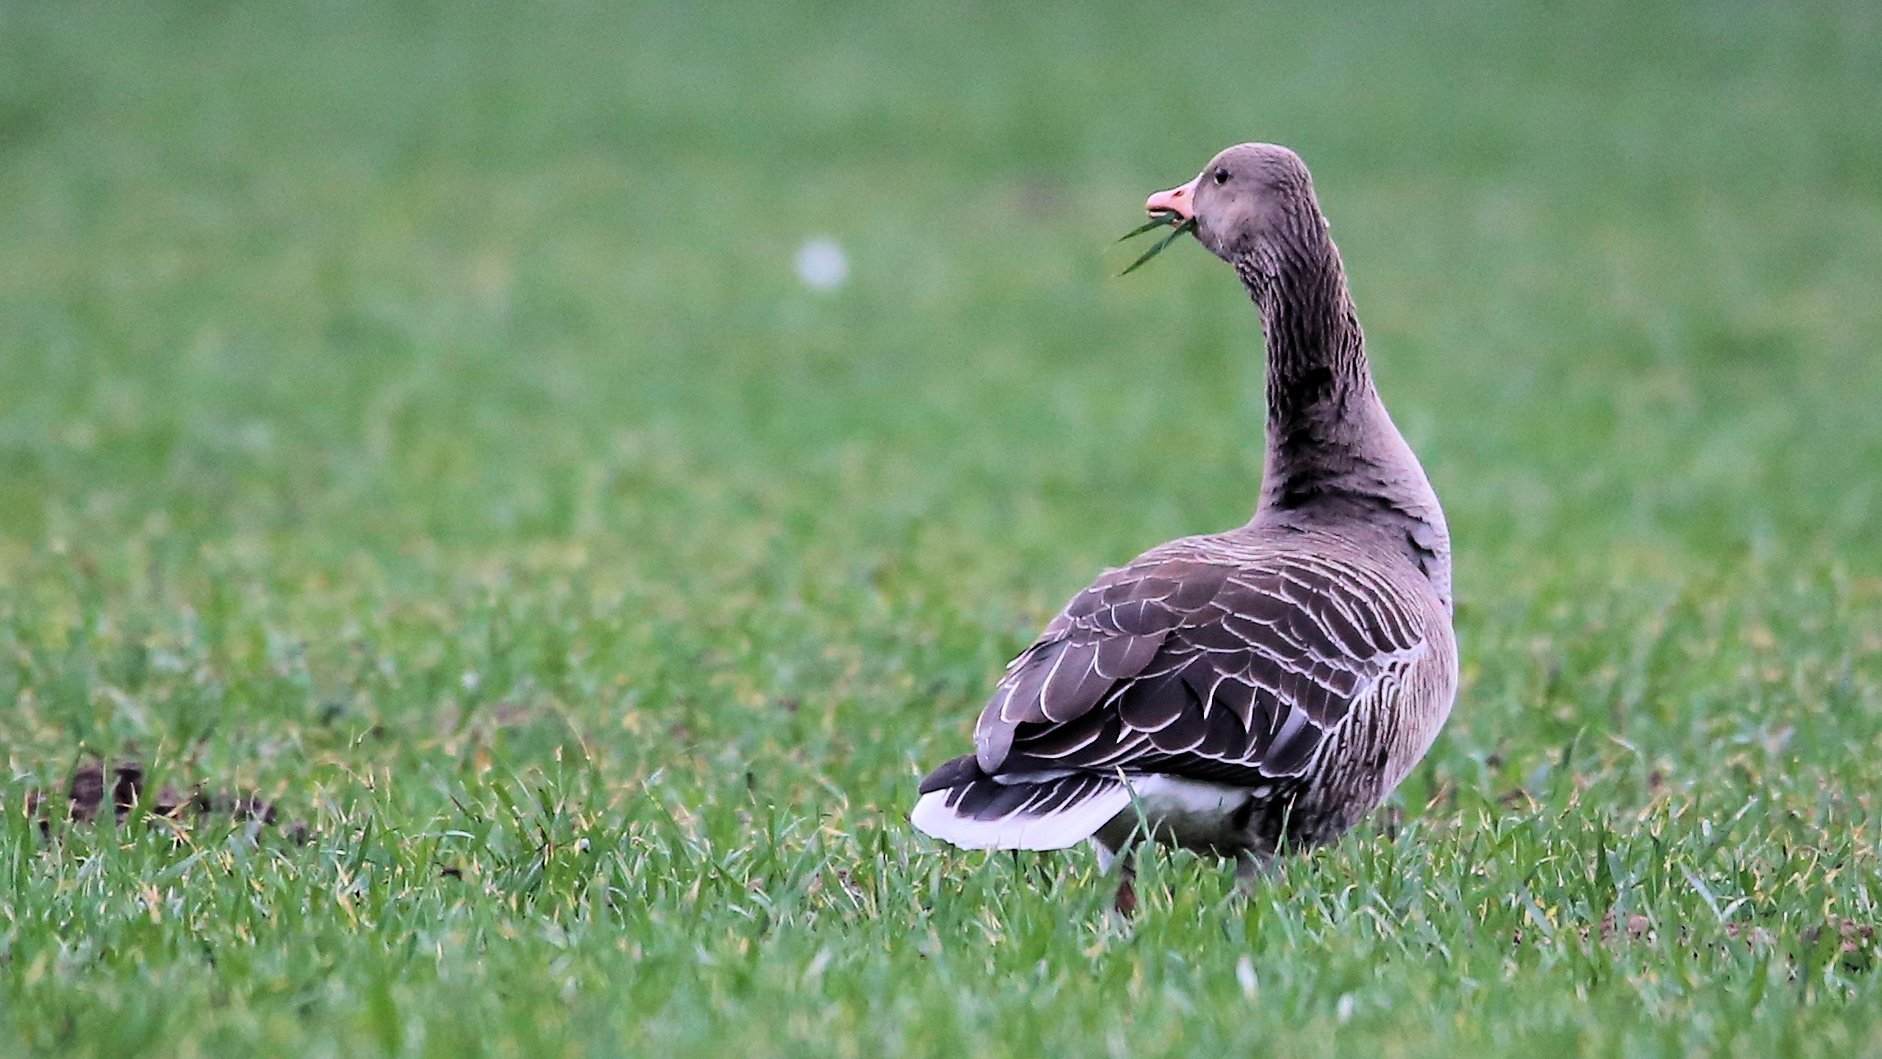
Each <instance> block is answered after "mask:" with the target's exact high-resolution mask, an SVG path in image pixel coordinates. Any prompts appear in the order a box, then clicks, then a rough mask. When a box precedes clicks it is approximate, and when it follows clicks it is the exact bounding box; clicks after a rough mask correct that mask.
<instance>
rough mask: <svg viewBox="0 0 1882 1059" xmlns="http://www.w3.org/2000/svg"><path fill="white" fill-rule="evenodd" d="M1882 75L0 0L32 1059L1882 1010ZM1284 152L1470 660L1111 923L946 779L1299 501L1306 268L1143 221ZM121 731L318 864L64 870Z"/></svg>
mask: <svg viewBox="0 0 1882 1059" xmlns="http://www.w3.org/2000/svg"><path fill="white" fill-rule="evenodd" d="M1159 11H1160V13H1159ZM1879 100H1882V7H1879V6H1878V5H1876V4H1874V3H1872V2H1868V0H1846V2H1836V0H1832V2H1822V3H1811V2H1806V3H1798V4H1789V5H1757V4H1749V3H1736V2H1727V0H1720V2H1716V3H1694V4H1671V3H1622V2H1619V0H1613V2H1607V0H1602V2H1597V3H1595V4H1593V5H1578V6H1577V7H1575V8H1573V9H1569V8H1560V7H1557V6H1554V5H1548V6H1545V5H1512V6H1509V7H1506V8H1496V9H1493V8H1491V7H1489V6H1488V5H1476V4H1467V3H1454V4H1450V5H1448V6H1446V5H1439V6H1431V5H1388V4H1380V5H1376V6H1364V7H1349V6H1346V5H1340V7H1339V9H1338V11H1337V13H1335V8H1334V6H1333V5H1324V6H1323V5H1316V4H1304V3H1303V4H1298V5H1281V6H1266V5H1264V7H1263V8H1262V10H1261V11H1260V12H1259V13H1256V14H1251V13H1248V11H1247V10H1246V9H1245V8H1244V6H1243V5H1213V4H1190V5H1179V6H1176V7H1165V8H1162V9H1145V8H1141V7H1138V6H1128V5H1123V4H1096V5H1078V6H1072V5H1053V4H1037V5H1008V4H994V3H987V4H970V5H966V6H964V7H960V8H950V9H947V10H945V11H941V10H936V9H934V8H933V7H931V6H930V5H915V4H908V5H896V4H885V5H866V6H862V7H859V9H858V10H856V11H854V12H850V13H843V12H841V11H839V10H836V9H834V8H833V7H826V6H824V5H810V4H804V5H793V4H777V5H765V6H763V7H762V8H760V7H735V6H734V5H710V4H671V5H667V6H657V5H652V4H626V5H619V4H601V3H594V4H591V5H580V4H566V3H555V4H537V5H505V4H498V3H483V2H474V3H466V4H440V3H418V2H414V3H410V4H401V5H391V4H368V3H363V2H349V0H336V2H330V3H329V2H323V3H303V2H299V0H285V2H282V3H272V4H237V3H224V2H215V0H202V2H194V3H190V2H182V0H159V2H151V3H135V4H131V3H91V2H73V3H41V2H36V0H0V754H4V759H5V761H4V763H5V767H6V770H7V773H6V775H5V776H3V777H0V802H4V805H5V810H4V812H3V813H0V879H3V880H4V881H3V882H0V1052H4V1053H9V1054H11V1053H15V1052H21V1053H42V1054H72V1055H85V1054H93V1055H110V1056H129V1055H138V1054H152V1055H203V1056H208V1055H230V1054H242V1053H271V1054H285V1055H295V1056H300V1057H306V1059H313V1057H320V1056H352V1055H362V1054H375V1053H378V1052H385V1053H400V1054H405V1053H410V1054H425V1055H439V1056H454V1057H455V1056H464V1055H477V1054H492V1055H514V1056H543V1055H566V1054H609V1053H637V1054H648V1055H688V1054H726V1055H739V1056H764V1055H786V1054H799V1055H831V1056H861V1057H876V1056H894V1055H932V1056H970V1055H971V1056H1003V1055H1011V1056H1036V1055H1042V1054H1064V1055H1109V1056H1124V1055H1132V1056H1161V1055H1171V1056H1178V1055H1182V1056H1190V1055H1223V1056H1228V1055H1299V1056H1316V1055H1336V1054H1339V1055H1366V1054H1383V1055H1404V1056H1445V1057H1451V1059H1455V1057H1458V1056H1474V1055H1479V1054H1486V1055H1494V1054H1505V1055H1521V1056H1525V1057H1529V1059H1535V1057H1540V1056H1551V1055H1560V1054H1570V1053H1585V1054H1595V1055H1661V1054H1679V1055H1705V1054H1719V1055H1741V1056H1766V1055H1777V1054H1785V1055H1792V1054H1794V1055H1819V1056H1847V1055H1857V1054H1868V1055H1882V968H1878V969H1877V970H1873V971H1872V970H1869V969H1868V964H1869V963H1870V962H1872V961H1873V960H1874V959H1875V956H1876V953H1875V949H1874V946H1873V944H1871V945H1870V946H1869V947H1868V948H1866V949H1863V950H1862V951H1857V952H1853V953H1848V954H1842V953H1839V952H1838V941H1837V937H1836V936H1835V933H1834V931H1831V932H1825V931H1823V930H1822V929H1821V928H1823V927H1824V925H1825V924H1831V925H1833V926H1834V925H1835V924H1838V923H1841V922H1843V921H1851V922H1852V923H1853V924H1855V925H1857V926H1861V925H1873V924H1876V923H1878V922H1882V908H1878V902H1882V863H1879V862H1878V854H1877V843H1878V835H1879V834H1882V805H1879V804H1878V798H1882V372H1878V370H1877V363H1878V361H1877V358H1878V355H1879V353H1882V345H1879V344H1878V335H1882V297H1878V292H1882V121H1878V105H1879V104H1878V101H1879ZM1244 139H1270V140H1276V141H1280V142H1284V143H1288V144H1290V145H1291V146H1294V147H1295V148H1297V149H1298V150H1300V151H1301V153H1302V154H1303V155H1304V156H1305V157H1306V158H1307V160H1308V161H1309V163H1310V164H1312V165H1313V166H1314V169H1315V173H1316V176H1317V180H1318V184H1319V189H1320V193H1321V197H1322V200H1323V203H1324V204H1325V207H1326V209H1327V211H1328V213H1329V215H1330V216H1331V218H1332V220H1333V224H1334V233H1335V236H1336V237H1337V238H1338V239H1339V241H1340V243H1341V246H1342V248H1343V250H1344V252H1345V254H1346V259H1347V262H1348V265H1349V267H1350V268H1351V269H1352V271H1353V274H1354V286H1355V291H1356V295H1357V297H1358V300H1359V305H1360V311H1361V316H1362V318H1363V320H1364V321H1365V323H1366V325H1367V328H1368V334H1369V337H1370V341H1371V345H1372V351H1373V355H1374V359H1375V361H1376V365H1377V370H1378V373H1379V377H1380V384H1381V387H1382V388H1383V389H1384V391H1385V392H1386V396H1387V398H1388V400H1389V401H1390V402H1391V404H1392V407H1393V409H1394V411H1395V414H1396V416H1397V418H1398V420H1399V422H1400V423H1401V425H1402V426H1403V427H1404V428H1405V430H1406V432H1407V434H1408V435H1409V436H1410V438H1411V440H1412V442H1413V444H1414V445H1415V446H1416V447H1417V448H1418V450H1419V452H1420V453H1421V455H1422V457H1423V458H1424V461H1425V465H1426V467H1427V468H1428V469H1429V471H1430V473H1431V476H1432V478H1433V479H1434V481H1435V483H1436V485H1437V487H1438V490H1439V492H1440V494H1441V495H1442V497H1443V499H1444V501H1445V503H1446V507H1447V510H1448V512H1449V515H1450V521H1451V526H1452V530H1453V533H1454V536H1455V540H1456V548H1457V556H1458V574H1457V591H1458V598H1459V606H1458V612H1457V619H1458V627H1459V634H1460V639H1461V643H1462V650H1463V674H1464V676H1463V688H1462V692H1461V695H1460V698H1459V704H1458V708H1457V712H1456V713H1455V715H1454V717H1453V719H1452V722H1451V724H1450V726H1449V727H1448V728H1447V730H1446V732H1445V734H1444V735H1443V736H1442V737H1441V738H1440V740H1439V742H1438V744H1437V746H1436V747H1435V748H1434V749H1433V751H1432V753H1431V755H1430V756H1429V758H1428V759H1427V760H1426V762H1425V763H1424V764H1423V765H1422V766H1421V767H1420V769H1419V770H1418V771H1417V772H1416V773H1415V774H1414V775H1413V777H1412V779H1411V780H1409V781H1408V782H1407V784H1406V787H1405V788H1404V790H1403V791H1402V793H1401V795H1400V796H1399V797H1398V798H1397V799H1395V806H1396V809H1395V813H1396V815H1397V817H1399V818H1400V819H1402V823H1400V824H1399V825H1398V826H1396V827H1387V826H1384V823H1385V820H1384V818H1381V819H1380V820H1378V821H1375V824H1374V825H1372V826H1369V827H1367V828H1365V829H1362V831H1361V832H1360V833H1358V834H1355V835H1353V836H1351V837H1350V838H1349V839H1348V840H1347V841H1345V842H1343V843H1341V844H1340V845H1338V846H1337V847H1334V848H1330V849H1326V850H1322V851H1319V852H1317V853H1315V854H1313V855H1311V856H1307V857H1304V858H1300V859H1297V860H1294V861H1292V862H1291V863H1289V864H1288V865H1287V866H1286V868H1285V870H1283V871H1282V872H1280V873H1279V874H1278V875H1277V877H1275V878H1274V879H1273V880H1272V882H1270V883H1267V884H1264V885H1263V886H1262V887H1260V888H1259V889H1258V890H1257V891H1256V892H1255V893H1254V894H1253V895H1252V896H1250V897H1248V898H1247V899H1243V898H1241V897H1238V896H1237V895H1235V894H1234V893H1233V892H1232V891H1233V887H1232V880H1231V878H1230V877H1229V873H1228V872H1227V871H1226V870H1224V869H1223V868H1222V867H1221V866H1220V865H1217V864H1215V863H1211V862H1207V861H1204V860H1199V859H1197V858H1194V857H1190V856H1186V855H1164V856H1161V857H1157V858H1152V859H1151V861H1150V862H1149V863H1148V864H1147V865H1146V872H1147V876H1146V884H1145V885H1144V886H1143V893H1144V908H1143V912H1142V914H1141V915H1140V917H1139V918H1138V919H1137V921H1136V922H1135V923H1134V924H1133V925H1131V926H1129V927H1120V926H1119V925H1118V924H1115V923H1113V922H1110V921H1108V920H1107V919H1106V917H1105V916H1104V915H1103V909H1104V908H1105V906H1106V901H1107V898H1108V890H1107V887H1106V885H1105V881H1104V880H1103V879H1101V878H1099V877H1097V875H1096V869H1095V867H1094V865H1093V863H1092V860H1091V858H1090V857H1089V856H1088V855H1087V854H1086V853H1084V852H1082V851H1074V852H1072V853H1068V854H1061V855H1025V856H1021V857H1017V858H1014V857H1008V856H985V855H974V854H966V853H962V852H959V851H955V850H951V849H944V848H940V847H938V846H937V845H936V844H935V843H933V842H931V841H928V840H927V839H925V838H923V837H921V836H919V835H917V834H914V833H912V832H911V831H910V829H909V827H908V826H907V824H906V813H907V810H908V808H909V806H910V805H911V803H912V800H913V782H914V778H915V777H916V775H917V772H918V770H919V769H920V768H921V767H922V766H924V765H930V764H933V763H935V762H938V761H939V760H941V759H942V758H944V757H946V756H951V755H953V754H956V753H959V752H961V750H962V749H963V748H964V747H965V746H966V745H967V737H968V730H969V726H970V725H971V722H972V718H973V716H974V714H975V713H976V711H977V710H978V708H979V705H980V702H981V699H982V697H983V696H984V694H985V692H986V691H987V689H988V688H989V686H990V684H991V681H992V679H993V677H994V676H995V674H996V673H997V672H998V671H999V668H1000V666H1001V665H1002V664H1003V663H1004V662H1005V660H1006V659H1007V657H1008V656H1010V655H1011V654H1012V653H1013V652H1015V651H1016V650H1018V649H1019V648H1020V647H1022V646H1024V644H1025V643H1026V642H1028V640H1029V639H1030V637H1031V636H1032V634H1033V633H1034V632H1035V631H1036V630H1037V628H1038V627H1039V626H1040V625H1041V624H1042V623H1043V621H1044V620H1045V619H1046V618H1047V617H1048V616H1049V614H1050V613H1051V612H1052V611H1053V610H1054V609H1056V608H1057V606H1058V605H1059V604H1060V603H1062V602H1063V601H1064V599H1065V598H1066V597H1067V596H1068V595H1069V594H1070V593H1071V592H1072V591H1074V590H1075V589H1077V588H1079V587H1080V586H1082V585H1083V584H1084V583H1085V582H1086V580H1087V579H1088V578H1089V577H1090V576H1091V575H1092V574H1094V573H1095V572H1096V571H1097V570H1098V569H1099V568H1100V567H1102V566H1104V565H1107V564H1115V563H1118V562H1120V561H1122V560H1124V559H1126V558H1128V557H1130V556H1131V555H1133V554H1134V553H1135V552H1137V551H1138V550H1140V549H1142V548H1145V547H1148V546H1150V545H1152V544H1155V543H1157V542H1160V541H1162V540H1165V539H1167V538H1170V537H1174V536H1178V535H1181V534H1185V533H1192V532H1201V531H1206V530H1213V529H1220V528H1225V527H1227V526H1230V525H1233V524H1237V523H1239V522H1241V521H1242V520H1243V519H1245V518H1246V517H1247V514H1248V512H1249V510H1250V509H1251V506H1252V504H1253V499H1254V493H1255V484H1256V477H1257V474H1258V469H1259V465H1260V427H1259V420H1260V415H1261V406H1260V403H1259V402H1260V372H1261V363H1260V351H1259V332H1258V326H1257V321H1256V319H1255V316H1254V314H1253V311H1252V309H1251V308H1250V307H1249V305H1248V304H1247V302H1246V300H1245V298H1244V296H1243V295H1242V293H1241V291H1240V290H1239V288H1238V287H1237V285H1236V284H1235V282H1234V280H1233V278H1232V276H1231V275H1230V274H1229V272H1228V270H1227V269H1226V268H1224V267H1222V266H1221V265H1220V264H1219V263H1218V262H1215V261H1214V260H1213V259H1210V258H1208V256H1207V255H1206V254H1204V253H1203V252H1202V251H1200V250H1199V249H1197V248H1195V247H1193V246H1183V247H1179V248H1177V249H1176V250H1173V251H1172V252H1170V253H1168V254H1166V255H1165V256H1164V257H1163V258H1161V259H1159V260H1158V261H1157V262H1156V263H1155V264H1154V265H1153V266H1152V267H1150V268H1147V269H1145V270H1144V271H1143V272H1141V273H1139V274H1134V275H1132V276H1131V277H1129V278H1128V279H1118V278H1116V277H1115V273H1116V272H1117V270H1118V269H1119V268H1120V267H1122V265H1123V264H1124V263H1126V262H1127V261H1128V260H1129V257H1130V252H1129V251H1128V250H1126V249H1124V248H1117V247H1112V246H1110V245H1109V240H1110V239H1112V238H1113V237H1114V236H1116V235H1117V234H1119V233H1121V232H1123V231H1124V230H1125V229H1126V228H1128V227H1130V226H1131V225H1133V224H1135V223H1136V222H1137V220H1138V219H1139V217H1140V209H1141V203H1142V200H1143V196H1144V195H1145V194H1146V193H1147V192H1149V191H1151V190H1155V189H1157V188H1160V187H1165V186H1168V185H1170V184H1173V183H1176V182H1178V181H1179V180H1182V179H1186V178H1187V177H1188V176H1189V175H1191V174H1192V173H1193V172H1194V171H1195V169H1196V168H1197V166H1199V165H1200V164H1201V163H1202V162H1203V161H1204V160H1205V159H1207V157H1208V156H1209V155H1210V154H1211V153H1212V152H1213V151H1214V150H1215V149H1217V148H1219V147H1221V146H1224V145H1226V144H1228V143H1232V142H1235V141H1238V140H1244ZM817 236H827V237H830V238H833V239H836V240H838V241H839V242H840V243H841V244H842V245H843V247H844V248H845V249H846V251H847V253H848V255H849V258H850V263H851V265H852V268H853V273H852V276H851V279H850V282H849V283H848V284H847V285H846V286H844V287H843V288H841V289H839V290H835V291H830V292H823V293H819V292H814V291H811V290H808V289H806V288H805V287H804V286H803V285H802V284H800V282H799V280H798V278H797V276H796V275H795V273H794V272H793V269H792V258H793V255H794V254H795V253H796V251H797V249H798V247H799V246H800V245H802V244H803V243H804V242H805V241H806V240H808V239H810V238H813V237H817ZM124 754H135V755H138V756H141V757H142V759H143V760H145V761H146V762H148V763H149V764H150V765H151V767H152V768H153V769H154V770H155V772H156V773H157V774H159V775H160V776H161V777H162V778H163V779H165V780H167V781H169V782H171V783H174V784H177V785H179V786H181V785H186V784H189V783H194V782H197V781H199V780H201V781H208V782H210V783H212V784H214V785H219V786H226V787H240V788H248V789H253V790H256V791H258V792H260V793H261V794H262V795H263V796H265V797H267V798H269V799H271V800H273V801H274V802H276V804H277V805H278V807H279V809H280V812H281V813H282V814H283V819H284V821H286V820H293V821H301V822H304V823H305V824H306V826H307V827H308V828H309V829H310V831H311V838H310V840H309V841H307V842H306V843H305V844H296V843H295V842H293V841H291V840H289V838H288V836H287V835H286V834H285V833H284V831H283V829H281V828H276V829H271V830H269V831H267V832H265V833H264V834H263V835H262V836H261V838H260V841H259V844H258V845H257V844H250V843H248V842H247V841H245V840H244V839H243V838H242V836H241V835H240V834H239V833H238V832H237V830H236V827H235V825H233V824H231V823H229V822H228V821H227V820H224V819H216V818H212V819H209V820H205V821H202V822H200V823H199V824H196V825H193V826H180V825H171V824H167V823H163V822H160V821H153V820H151V819H148V818H147V817H145V816H143V815H141V814H133V815H132V816H131V818H130V819H129V820H127V821H126V823H125V824H124V825H123V826H121V827H118V828H115V829H114V828H112V827H109V826H107V827H103V828H93V827H86V826H74V825H70V824H68V823H61V824H58V825H55V826H54V827H53V828H52V834H51V837H50V838H49V839H42V838H41V837H40V835H39V832H38V828H37V826H36V825H35V824H34V823H33V821H32V820H31V819H30V818H29V817H28V815H27V814H26V812H25V811H24V809H23V808H22V800H23V798H24V795H25V792H26V790H27V789H29V788H33V787H40V786H48V787H51V788H54V789H60V788H62V787H63V784H64V783H65V778H66V777H67V775H68V774H69V773H70V771H71V770H72V768H73V767H74V766H75V765H76V764H78V763H80V762H82V761H84V760H87V759H88V758H89V757H90V756H93V755H124ZM1604 918H1608V919H1610V921H1611V922H1612V923H1613V924H1615V925H1614V927H1613V928H1612V929H1609V930H1605V931H1604V930H1603V929H1602V926H1601V924H1602V922H1603V920H1604ZM1748 936H1750V937H1752V938H1753V940H1752V941H1747V937H1748Z"/></svg>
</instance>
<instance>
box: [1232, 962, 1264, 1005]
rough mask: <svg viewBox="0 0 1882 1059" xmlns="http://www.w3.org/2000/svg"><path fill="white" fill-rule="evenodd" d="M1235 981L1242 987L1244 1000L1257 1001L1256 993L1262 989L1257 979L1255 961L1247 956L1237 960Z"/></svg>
mask: <svg viewBox="0 0 1882 1059" xmlns="http://www.w3.org/2000/svg"><path fill="white" fill-rule="evenodd" d="M1235 981H1236V983H1237V984H1239V985H1240V986H1241V987H1242V997H1243V998H1244V999H1247V1000H1253V999H1255V993H1256V991H1257V990H1259V989H1260V988H1261V984H1260V982H1259V981H1258V980H1257V979H1256V978H1255V961H1253V960H1251V959H1249V958H1248V957H1246V956H1243V957H1242V958H1241V959H1239V960H1236V961H1235Z"/></svg>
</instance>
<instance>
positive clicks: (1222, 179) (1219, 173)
mask: <svg viewBox="0 0 1882 1059" xmlns="http://www.w3.org/2000/svg"><path fill="white" fill-rule="evenodd" d="M1215 182H1216V183H1218V184H1226V183H1228V182H1229V171H1228V170H1226V169H1218V170H1216V171H1215Z"/></svg>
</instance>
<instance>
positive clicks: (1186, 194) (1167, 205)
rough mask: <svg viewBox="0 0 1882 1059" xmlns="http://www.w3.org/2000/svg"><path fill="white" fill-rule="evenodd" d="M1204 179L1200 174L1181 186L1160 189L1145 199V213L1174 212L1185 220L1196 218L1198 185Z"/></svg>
mask: <svg viewBox="0 0 1882 1059" xmlns="http://www.w3.org/2000/svg"><path fill="white" fill-rule="evenodd" d="M1201 180H1202V176H1201V175H1200V174H1198V175H1197V177H1196V179H1195V180H1192V181H1190V182H1189V183H1187V184H1184V185H1183V186H1182V187H1180V188H1171V189H1170V190H1168V191H1159V192H1157V193H1156V194H1155V195H1152V196H1150V197H1149V198H1147V199H1145V200H1144V212H1145V213H1174V214H1176V215H1177V216H1178V217H1181V218H1183V219H1184V220H1186V221H1188V220H1194V219H1195V218H1196V185H1197V183H1198V182H1200V181H1201Z"/></svg>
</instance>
